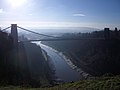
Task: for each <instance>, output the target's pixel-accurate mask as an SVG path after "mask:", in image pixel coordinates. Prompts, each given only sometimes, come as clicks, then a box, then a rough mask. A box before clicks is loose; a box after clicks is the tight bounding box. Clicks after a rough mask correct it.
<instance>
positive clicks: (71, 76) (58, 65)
mask: <svg viewBox="0 0 120 90" xmlns="http://www.w3.org/2000/svg"><path fill="white" fill-rule="evenodd" d="M35 43H36V44H37V45H40V47H41V48H42V49H43V50H45V51H46V52H47V54H48V56H49V57H50V58H51V60H52V62H53V65H54V67H55V76H56V77H57V78H58V79H60V80H63V81H64V82H72V81H79V80H81V79H82V78H83V76H82V75H81V74H80V72H78V70H75V69H73V68H72V67H71V66H70V65H69V64H68V63H67V62H66V60H65V58H64V57H62V55H60V54H59V53H58V52H56V50H54V49H51V47H49V46H46V45H43V44H41V43H40V42H35Z"/></svg>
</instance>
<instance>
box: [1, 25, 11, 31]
mask: <svg viewBox="0 0 120 90" xmlns="http://www.w3.org/2000/svg"><path fill="white" fill-rule="evenodd" d="M9 28H11V26H10V27H7V28H5V29H2V30H1V31H5V30H7V29H9Z"/></svg>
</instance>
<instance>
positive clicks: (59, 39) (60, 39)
mask: <svg viewBox="0 0 120 90" xmlns="http://www.w3.org/2000/svg"><path fill="white" fill-rule="evenodd" d="M70 40H105V39H104V38H79V39H76V38H55V39H36V40H25V41H24V40H23V41H22V42H32V41H70ZM19 42H20V41H19Z"/></svg>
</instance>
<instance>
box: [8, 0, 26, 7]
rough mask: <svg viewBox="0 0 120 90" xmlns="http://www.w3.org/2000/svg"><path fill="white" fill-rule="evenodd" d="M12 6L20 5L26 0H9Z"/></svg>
mask: <svg viewBox="0 0 120 90" xmlns="http://www.w3.org/2000/svg"><path fill="white" fill-rule="evenodd" d="M9 2H10V4H11V6H12V7H19V6H22V5H23V4H24V3H25V2H26V0H9Z"/></svg>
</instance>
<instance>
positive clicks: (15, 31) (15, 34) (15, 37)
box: [2, 24, 103, 46]
mask: <svg viewBox="0 0 120 90" xmlns="http://www.w3.org/2000/svg"><path fill="white" fill-rule="evenodd" d="M10 28H11V36H12V38H13V43H14V46H17V45H18V42H19V40H18V28H19V29H21V30H24V31H27V32H30V33H33V34H36V35H40V36H46V37H49V39H36V40H24V41H22V42H32V41H63V40H83V39H86V40H88V39H103V38H79V39H78V38H59V37H55V36H51V35H45V34H41V33H38V32H35V31H32V30H28V29H25V28H23V27H20V26H17V24H11V26H9V27H7V28H5V29H2V31H6V30H7V29H10Z"/></svg>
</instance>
